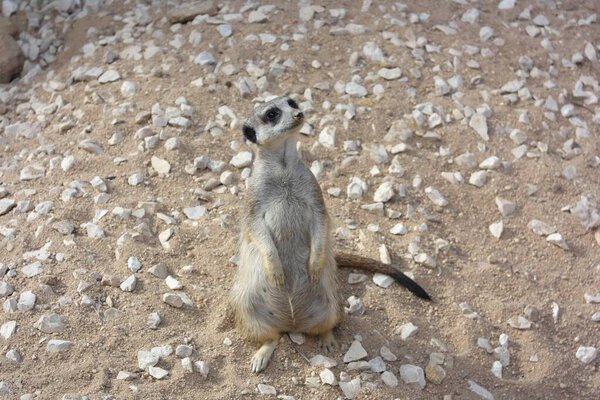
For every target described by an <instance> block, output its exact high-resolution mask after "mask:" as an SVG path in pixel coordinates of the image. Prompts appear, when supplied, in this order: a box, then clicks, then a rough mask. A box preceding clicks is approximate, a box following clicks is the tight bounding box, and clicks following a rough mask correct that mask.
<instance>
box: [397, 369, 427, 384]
mask: <svg viewBox="0 0 600 400" xmlns="http://www.w3.org/2000/svg"><path fill="white" fill-rule="evenodd" d="M400 378H401V379H402V381H403V382H404V383H407V384H411V383H416V384H417V385H419V387H420V388H421V389H424V388H425V385H426V382H425V373H424V372H423V368H421V367H417V366H416V365H412V364H404V365H401V366H400Z"/></svg>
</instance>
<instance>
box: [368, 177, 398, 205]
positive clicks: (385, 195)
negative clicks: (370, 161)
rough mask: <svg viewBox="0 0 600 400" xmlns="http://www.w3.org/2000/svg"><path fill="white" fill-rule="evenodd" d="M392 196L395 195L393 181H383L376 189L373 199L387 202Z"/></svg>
mask: <svg viewBox="0 0 600 400" xmlns="http://www.w3.org/2000/svg"><path fill="white" fill-rule="evenodd" d="M392 197H394V188H393V186H392V183H391V182H389V181H388V182H383V183H382V184H381V185H379V187H378V188H377V190H376V191H375V194H374V195H373V201H376V202H382V203H385V202H388V201H390V200H391V199H392Z"/></svg>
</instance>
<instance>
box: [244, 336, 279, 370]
mask: <svg viewBox="0 0 600 400" xmlns="http://www.w3.org/2000/svg"><path fill="white" fill-rule="evenodd" d="M278 341H279V339H269V340H267V341H265V342H264V343H263V345H262V346H260V349H258V351H257V352H256V353H254V355H253V356H252V361H250V365H251V367H252V372H254V373H255V374H257V373H259V372H261V371H263V370H264V369H265V368H267V365H269V361H271V356H272V355H273V352H274V351H275V348H276V347H277V342H278Z"/></svg>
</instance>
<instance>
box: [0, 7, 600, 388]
mask: <svg viewBox="0 0 600 400" xmlns="http://www.w3.org/2000/svg"><path fill="white" fill-rule="evenodd" d="M598 10H599V9H598V6H597V2H596V1H595V0H577V1H576V0H565V1H554V0H530V1H525V0H493V1H492V0H481V1H474V0H473V1H470V0H453V1H450V0H448V1H443V2H439V1H433V0H422V1H418V2H417V1H405V2H392V1H370V0H364V1H361V2H359V1H346V2H338V1H335V2H334V1H321V2H312V3H311V2H309V1H300V2H293V1H289V2H271V3H258V2H242V1H222V2H218V1H210V0H208V1H202V2H199V3H182V4H176V2H173V1H162V0H155V1H124V2H120V1H103V0H91V1H86V0H55V1H35V0H32V1H28V0H26V1H21V2H18V1H15V0H3V1H2V12H3V14H4V15H5V16H6V17H8V18H9V21H13V22H14V21H19V23H18V26H20V33H18V34H17V35H15V36H14V37H15V40H14V41H15V43H16V45H18V47H19V48H20V49H21V52H22V54H23V57H24V58H25V62H24V65H23V71H22V73H21V77H20V78H17V79H16V80H13V81H12V82H11V83H9V84H5V85H2V86H0V148H1V153H0V249H1V250H0V300H1V302H2V304H3V309H2V311H0V349H1V354H0V371H1V372H0V397H4V398H10V399H36V398H37V399H60V398H62V399H129V398H135V399H175V398H177V399H238V398H248V399H254V398H257V399H258V398H279V399H293V398H295V399H306V398H311V399H332V398H349V399H367V398H368V399H392V398H394V399H396V398H397V399H421V398H422V399H433V398H437V399H439V398H443V399H494V398H495V399H592V398H598V397H599V396H600V375H599V371H598V362H599V361H598V358H597V356H596V355H597V348H598V347H600V304H599V303H600V230H599V226H600V211H599V209H598V204H599V202H600V105H599V104H598V96H599V95H600V84H599V83H598V77H600V73H599V63H598V56H599V54H600V47H599V45H600V41H599V40H600V39H599V38H600V28H599V26H598V21H597V18H598V16H597V12H598ZM0 22H2V21H0ZM0 33H1V32H0ZM12 34H13V35H14V32H13V33H12ZM0 48H2V47H1V45H0ZM3 55H4V54H0V58H2V57H3ZM2 65H4V64H2V63H0V66H2ZM285 93H288V94H290V95H292V96H293V97H294V98H296V99H297V101H298V103H299V104H300V106H301V108H302V109H303V111H304V112H305V114H306V116H307V123H306V124H305V126H304V127H303V128H302V133H303V136H302V138H301V140H300V142H301V150H302V152H303V154H304V157H305V159H306V161H307V163H309V164H310V165H311V169H312V171H313V172H314V174H315V175H316V176H317V178H318V180H319V182H320V184H321V187H322V189H323V192H324V193H325V198H326V202H327V205H328V208H329V211H330V214H331V216H332V218H333V220H334V224H335V232H334V234H335V238H336V243H337V247H338V248H340V249H344V250H346V251H353V252H356V253H360V254H363V255H367V256H370V257H374V258H381V259H382V260H383V261H385V262H390V261H391V262H392V263H394V264H395V265H398V266H399V267H401V268H402V269H403V270H404V271H405V272H406V273H408V274H410V275H411V276H413V277H414V278H415V279H416V280H417V281H418V282H420V283H421V284H422V285H423V286H424V287H425V288H426V289H427V290H428V291H429V292H430V293H431V294H432V295H433V298H434V301H433V302H432V303H427V302H424V301H420V300H418V299H416V298H415V297H414V296H411V294H410V293H409V292H408V291H406V290H405V289H403V288H402V287H400V286H398V285H395V284H391V285H390V282H389V279H386V277H385V276H379V275H376V276H366V275H363V274H358V273H353V272H352V271H346V270H344V271H340V279H341V280H342V281H343V282H344V284H343V285H342V291H343V297H344V298H345V299H347V302H346V304H345V306H346V312H347V316H346V318H345V320H344V322H343V323H341V324H340V326H339V327H338V328H337V331H336V335H337V337H338V341H339V343H340V345H341V348H340V349H339V351H335V352H333V353H329V354H326V353H324V351H323V350H321V349H320V348H319V347H318V346H317V343H316V340H315V339H314V338H312V337H304V336H303V335H298V334H290V335H285V336H284V337H282V339H281V343H280V345H279V347H278V349H277V350H276V352H275V354H274V358H273V361H272V362H271V364H270V366H269V367H268V368H267V370H266V371H265V372H264V373H261V374H258V375H253V374H252V373H251V372H250V365H249V362H250V357H251V355H252V353H253V352H254V351H255V350H256V348H257V345H256V344H253V343H249V342H247V341H245V340H244V339H243V338H242V337H240V336H239V335H238V334H237V332H236V330H235V326H234V324H233V321H232V319H231V313H230V310H229V309H228V306H227V294H228V290H229V288H230V286H231V284H232V281H233V276H234V274H235V269H236V266H235V262H236V257H235V254H236V246H237V236H238V233H239V228H240V226H239V221H240V219H241V215H242V205H243V203H244V197H245V192H246V190H245V188H246V185H245V180H246V179H247V178H248V176H250V174H251V171H252V159H253V151H254V149H253V147H252V146H249V145H248V144H247V143H245V142H244V140H243V138H242V135H241V132H240V127H241V124H242V123H243V120H244V119H245V118H246V117H247V116H249V114H250V113H251V112H252V109H253V106H254V105H255V104H258V103H260V102H263V101H265V100H268V99H270V98H271V97H272V96H275V95H281V94H285Z"/></svg>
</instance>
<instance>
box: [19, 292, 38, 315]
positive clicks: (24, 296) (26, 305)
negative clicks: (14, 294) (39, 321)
mask: <svg viewBox="0 0 600 400" xmlns="http://www.w3.org/2000/svg"><path fill="white" fill-rule="evenodd" d="M36 299H37V296H36V295H35V294H34V293H33V292H32V291H31V290H26V291H24V292H22V293H21V295H20V296H19V301H18V302H17V308H18V309H19V310H20V311H30V310H32V309H33V307H34V306H35V300H36Z"/></svg>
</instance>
